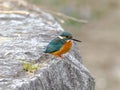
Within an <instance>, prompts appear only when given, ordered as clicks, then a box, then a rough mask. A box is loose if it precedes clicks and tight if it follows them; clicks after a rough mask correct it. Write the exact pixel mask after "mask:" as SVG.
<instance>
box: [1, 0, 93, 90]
mask: <svg viewBox="0 0 120 90" xmlns="http://www.w3.org/2000/svg"><path fill="white" fill-rule="evenodd" d="M16 2H17V3H16ZM1 3H6V4H7V5H8V7H10V6H14V5H15V6H14V8H13V9H12V10H22V11H23V10H24V11H25V12H22V14H21V12H12V13H11V12H9V13H6V12H3V13H0V90H94V88H95V82H94V78H93V77H92V76H91V74H90V72H89V71H88V70H87V69H86V68H85V66H84V65H83V64H82V60H81V56H80V53H79V51H78V48H77V45H76V44H75V43H74V45H73V48H72V50H71V51H70V52H69V53H67V54H65V55H64V56H63V57H64V59H60V58H56V57H53V56H52V55H45V54H44V53H43V50H44V48H45V47H46V45H47V44H48V42H49V41H50V40H51V39H52V38H54V37H56V36H57V35H58V34H59V33H61V32H62V31H63V29H62V27H61V26H60V25H59V24H58V23H57V22H56V20H55V19H54V17H53V16H51V15H50V14H48V13H45V12H43V11H42V10H40V9H39V8H38V7H34V6H30V4H28V3H26V2H24V1H22V0H21V2H19V1H17V0H16V1H15V0H8V1H7V2H5V1H3V2H1ZM3 5H5V4H3ZM9 5H10V6H9ZM3 7H4V6H3ZM10 10H11V9H10ZM26 13H27V14H26ZM22 60H26V61H27V62H32V61H35V62H36V63H42V64H45V66H43V67H41V68H40V69H39V70H37V71H36V72H35V74H34V75H33V74H29V73H27V72H26V71H24V70H23V65H22Z"/></svg>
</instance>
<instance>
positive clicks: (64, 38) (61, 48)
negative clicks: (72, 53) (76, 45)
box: [44, 32, 81, 58]
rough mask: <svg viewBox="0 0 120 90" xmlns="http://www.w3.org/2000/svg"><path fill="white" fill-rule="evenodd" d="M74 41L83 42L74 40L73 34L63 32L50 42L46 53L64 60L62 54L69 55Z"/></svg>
mask: <svg viewBox="0 0 120 90" xmlns="http://www.w3.org/2000/svg"><path fill="white" fill-rule="evenodd" d="M72 40H73V41H76V42H81V41H80V40H77V39H74V38H73V37H72V34H71V33H69V32H62V33H61V34H60V35H59V36H58V37H56V38H54V39H53V40H51V41H50V42H49V44H48V45H47V47H46V49H45V51H44V53H50V54H52V55H54V56H56V57H60V58H63V57H62V54H65V53H67V52H68V51H69V50H70V49H71V47H72Z"/></svg>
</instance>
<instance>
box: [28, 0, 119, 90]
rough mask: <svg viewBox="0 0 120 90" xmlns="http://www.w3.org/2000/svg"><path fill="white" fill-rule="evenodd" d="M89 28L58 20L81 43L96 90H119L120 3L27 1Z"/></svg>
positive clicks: (106, 0) (103, 0) (108, 0)
mask: <svg viewBox="0 0 120 90" xmlns="http://www.w3.org/2000/svg"><path fill="white" fill-rule="evenodd" d="M27 1H28V2H30V3H33V4H37V5H38V6H40V7H41V8H43V9H48V11H49V10H50V11H56V12H61V13H63V14H65V15H68V16H71V17H75V18H77V19H83V20H87V21H88V23H87V24H83V23H79V22H76V21H73V20H68V19H65V18H64V19H63V20H64V21H62V19H61V18H60V17H56V16H55V17H56V19H57V20H58V22H60V21H62V23H61V25H62V27H63V28H64V29H65V30H66V31H69V32H72V33H73V35H74V36H75V37H76V38H78V39H80V40H81V41H83V42H82V43H78V45H79V49H80V53H81V55H82V58H83V63H84V65H85V66H86V67H87V68H88V69H89V70H90V72H91V73H92V74H93V76H94V77H95V79H96V90H120V40H119V39H120V30H119V29H120V0H27Z"/></svg>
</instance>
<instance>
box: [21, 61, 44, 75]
mask: <svg viewBox="0 0 120 90" xmlns="http://www.w3.org/2000/svg"><path fill="white" fill-rule="evenodd" d="M22 65H23V69H24V70H25V71H27V72H30V73H33V72H35V71H36V70H38V69H39V68H41V67H43V65H42V64H34V63H29V62H26V61H22Z"/></svg>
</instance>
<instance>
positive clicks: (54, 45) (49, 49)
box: [44, 38, 64, 53]
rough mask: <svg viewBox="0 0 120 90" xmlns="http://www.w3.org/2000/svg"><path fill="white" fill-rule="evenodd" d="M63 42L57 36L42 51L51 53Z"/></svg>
mask: <svg viewBox="0 0 120 90" xmlns="http://www.w3.org/2000/svg"><path fill="white" fill-rule="evenodd" d="M63 44H64V42H63V41H62V40H60V39H58V38H56V39H53V40H52V41H51V42H50V43H49V44H48V46H47V48H46V50H45V51H44V52H45V53H52V52H55V51H58V50H59V49H60V48H61V47H62V45H63Z"/></svg>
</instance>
